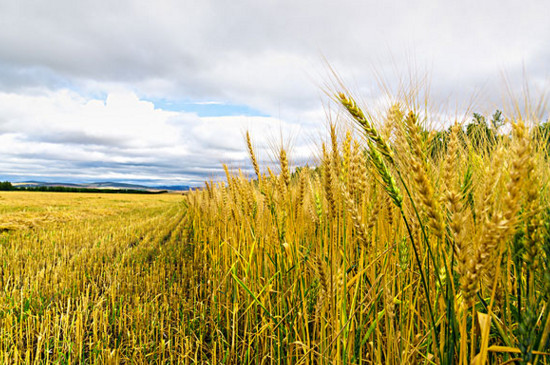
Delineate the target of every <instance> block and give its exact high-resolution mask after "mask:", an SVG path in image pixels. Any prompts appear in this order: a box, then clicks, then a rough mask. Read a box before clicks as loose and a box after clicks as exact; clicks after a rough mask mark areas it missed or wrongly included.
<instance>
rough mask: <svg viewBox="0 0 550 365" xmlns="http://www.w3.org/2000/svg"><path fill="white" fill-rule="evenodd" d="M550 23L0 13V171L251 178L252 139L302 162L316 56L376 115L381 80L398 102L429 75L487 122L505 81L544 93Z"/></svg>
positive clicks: (462, 7)
mask: <svg viewBox="0 0 550 365" xmlns="http://www.w3.org/2000/svg"><path fill="white" fill-rule="evenodd" d="M549 12H550V3H547V2H540V1H539V2H536V1H535V2H529V3H519V2H516V1H511V0H504V1H495V0H492V1H484V2H478V1H473V0H467V1H461V2H454V3H450V2H435V1H430V0H415V1H409V2H402V1H399V2H398V1H385V2H381V1H365V2H355V1H339V2H329V1H315V2H314V1H306V0H302V1H290V0H283V1H261V2H259V1H253V0H245V1H240V2H237V3H236V2H220V1H213V0H210V1H209V0H207V1H200V2H197V1H191V2H181V1H172V0H167V1H158V2H151V1H144V0H138V1H131V0H123V1H116V2H107V1H97V0H96V1H91V0H82V1H69V0H53V1H48V2H36V1H30V0H22V1H17V2H8V1H5V2H1V3H0V24H1V25H2V29H3V30H4V31H3V32H0V105H1V108H0V133H2V135H1V136H0V140H2V141H3V142H4V143H2V145H0V150H1V152H2V153H5V155H3V156H7V157H6V158H3V162H0V174H4V175H5V176H7V175H6V174H18V176H21V175H24V174H29V173H30V172H33V173H36V174H38V173H40V174H41V176H62V175H63V173H64V172H65V174H69V175H68V176H69V177H68V178H72V177H76V176H78V177H79V178H82V179H84V178H86V179H88V178H93V176H95V175H101V176H105V174H108V175H106V176H111V177H112V176H118V178H122V177H123V176H133V177H140V178H145V177H147V178H150V179H153V178H154V176H157V177H158V178H159V179H175V180H177V179H180V178H182V179H187V180H188V181H194V182H198V181H200V177H206V176H209V173H208V171H215V173H216V172H217V171H219V163H220V162H227V161H233V162H235V161H238V162H236V163H235V164H236V165H239V164H240V165H242V166H247V165H246V162H245V161H246V154H245V149H244V148H243V146H244V145H243V144H242V130H243V129H245V128H246V127H250V128H252V129H253V128H257V132H256V133H255V134H256V136H257V139H258V141H259V142H258V145H259V149H260V150H261V152H262V154H264V155H265V156H269V147H268V146H269V143H267V140H268V139H271V140H277V139H280V135H281V131H283V135H286V136H287V137H288V136H289V135H290V136H292V137H293V138H294V139H295V143H296V146H295V149H294V151H295V152H296V153H297V154H299V156H296V161H299V162H303V161H308V157H307V152H306V151H308V150H309V149H310V148H311V146H310V144H311V143H310V141H309V140H308V139H309V137H311V136H312V135H316V134H318V131H319V129H322V128H323V125H322V122H323V119H324V114H323V102H326V101H327V97H326V96H325V95H324V94H323V90H322V87H323V86H324V85H325V83H326V82H327V80H328V79H329V78H330V76H329V74H330V73H329V72H328V71H327V65H326V64H325V62H324V61H323V59H324V58H326V60H328V62H329V63H330V64H331V65H332V66H334V68H335V70H336V71H337V72H338V73H339V74H340V75H341V76H342V78H343V80H344V81H345V82H346V84H347V85H349V87H350V88H351V89H352V90H353V91H355V92H357V93H358V94H359V95H361V96H362V97H363V98H364V99H365V100H366V101H369V102H371V103H376V102H377V101H378V100H380V98H381V97H383V96H384V95H383V94H384V90H381V89H380V88H379V87H378V79H380V78H381V79H383V80H384V82H386V83H387V85H388V86H389V87H390V89H393V90H398V89H399V87H400V84H401V82H402V79H400V77H402V78H405V79H406V78H407V77H408V76H409V75H410V74H413V75H414V74H415V73H417V74H418V75H419V76H418V77H417V78H418V79H421V78H422V76H423V74H424V72H425V71H426V72H427V73H428V74H429V75H430V80H431V81H430V86H431V87H430V91H431V93H430V95H431V97H432V98H433V100H434V101H435V103H437V104H439V103H447V104H449V107H450V109H453V108H454V107H455V105H458V107H459V108H460V107H466V106H469V102H470V99H471V96H472V94H473V93H476V95H477V99H476V103H477V104H478V105H479V107H480V108H481V109H483V110H491V108H493V106H494V105H495V104H497V103H499V102H500V101H501V99H502V96H503V94H505V93H506V92H505V91H503V90H505V87H504V83H503V82H502V74H505V75H507V78H508V79H509V80H510V88H511V89H514V90H516V89H519V87H520V86H521V85H522V83H523V81H524V78H523V75H524V74H525V75H526V76H527V78H528V79H530V80H532V81H533V84H534V85H535V86H536V88H537V91H538V90H539V89H544V88H545V87H547V85H548V80H549V75H548V68H547V65H548V63H549V61H550V52H549V51H548V47H547V45H548V44H550V32H548V25H547V24H548V22H547V19H546V14H548V13H549ZM413 78H414V76H413ZM542 91H544V90H542ZM160 100H169V101H171V102H173V104H174V105H175V106H176V107H171V108H168V107H166V105H163V103H161V102H159V101H160ZM186 103H187V104H188V105H189V104H190V103H195V104H196V105H200V106H201V108H202V109H201V110H206V109H204V108H208V107H211V108H212V109H211V110H214V108H217V109H216V113H210V114H209V113H203V114H201V115H216V116H215V117H212V118H210V117H208V118H207V117H201V115H198V114H197V113H195V112H193V111H197V110H199V109H200V108H198V107H195V108H191V107H186V105H185V104H186ZM478 105H476V108H477V107H478ZM221 106H227V107H228V109H227V113H228V114H229V110H230V109H229V108H231V107H232V106H233V109H232V110H233V112H232V113H231V115H228V116H224V115H220V113H222V114H223V111H224V109H223V108H221ZM237 106H239V107H238V108H237ZM168 109H170V110H168ZM235 110H246V111H247V112H246V113H243V114H246V116H239V115H235V112H234V111H235ZM297 135H298V136H297ZM310 155H311V153H310ZM268 160H269V158H268V157H265V161H266V163H267V162H268ZM79 164H80V165H79ZM59 166H62V168H58V167H59ZM155 166H156V167H157V168H155ZM79 169H80V170H79ZM82 170H86V171H82ZM109 174H110V175H109ZM178 174H179V175H178ZM10 176H11V175H10ZM13 176H15V175H13ZM121 176H122V177H121Z"/></svg>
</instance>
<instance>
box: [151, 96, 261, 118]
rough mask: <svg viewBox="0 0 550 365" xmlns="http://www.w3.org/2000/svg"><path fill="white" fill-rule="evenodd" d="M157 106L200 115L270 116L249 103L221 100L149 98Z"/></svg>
mask: <svg viewBox="0 0 550 365" xmlns="http://www.w3.org/2000/svg"><path fill="white" fill-rule="evenodd" d="M148 101H150V102H152V103H153V104H155V108H158V109H162V110H169V111H177V112H187V113H196V114H197V115H198V116H199V117H225V116H238V115H244V116H249V117H268V116H269V115H268V114H266V113H262V112H260V111H259V110H256V109H253V108H251V107H249V106H247V105H238V104H229V103H221V102H192V101H187V100H181V101H178V100H168V99H152V100H151V99H149V100H148Z"/></svg>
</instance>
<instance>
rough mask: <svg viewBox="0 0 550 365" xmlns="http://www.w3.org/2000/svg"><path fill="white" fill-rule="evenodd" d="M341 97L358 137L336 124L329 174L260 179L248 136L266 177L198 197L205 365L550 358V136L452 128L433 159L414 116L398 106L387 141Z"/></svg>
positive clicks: (194, 198) (192, 208) (195, 224)
mask: <svg viewBox="0 0 550 365" xmlns="http://www.w3.org/2000/svg"><path fill="white" fill-rule="evenodd" d="M335 100H337V101H338V102H339V103H340V104H341V106H342V107H343V110H344V111H345V112H347V114H348V116H349V117H350V119H351V120H353V121H354V123H355V125H356V126H357V131H356V132H359V133H360V135H359V136H358V137H357V138H352V137H351V136H352V134H351V133H348V134H346V137H345V138H342V140H339V139H338V136H337V133H336V129H335V126H334V125H331V128H330V137H331V138H330V141H329V142H328V143H324V144H323V147H322V153H321V156H322V158H321V159H322V160H321V161H320V163H319V168H317V169H308V168H307V167H304V168H301V169H300V170H299V172H297V173H295V174H292V175H289V170H288V158H287V155H286V151H284V150H281V151H280V153H279V156H280V165H281V166H280V169H281V172H282V173H281V175H276V174H275V173H273V171H272V170H270V169H268V171H269V176H267V177H266V176H265V175H262V174H261V172H260V168H261V166H258V163H257V158H256V156H255V155H254V150H253V148H252V147H251V146H252V144H251V143H250V136H249V135H247V147H248V151H249V153H250V155H251V161H252V166H253V167H254V171H255V174H256V177H257V178H258V179H257V180H251V181H247V180H246V179H243V178H242V175H239V176H235V175H233V174H232V173H231V172H230V171H229V170H228V169H226V173H227V179H228V182H227V183H218V184H210V185H209V188H208V189H207V190H197V191H194V192H193V193H192V194H190V195H189V197H188V199H189V211H188V214H189V216H190V217H193V220H192V224H191V226H190V237H191V239H192V240H193V242H196V243H197V247H196V251H195V260H198V261H200V262H201V263H203V264H204V265H206V266H207V267H208V269H207V271H206V272H207V277H206V278H205V280H207V286H206V287H205V291H204V294H205V296H206V301H205V305H206V308H207V312H206V313H204V314H203V315H204V316H205V322H207V323H208V324H209V325H208V327H207V330H208V333H206V334H204V333H201V335H203V336H204V337H206V338H208V340H207V341H205V342H202V343H201V344H200V346H201V350H200V353H201V355H202V358H201V359H202V361H210V362H212V363H218V362H222V361H224V362H225V363H235V364H236V363H258V364H260V363H282V364H297V363H303V364H324V363H326V364H363V363H372V364H381V363H385V364H405V363H426V364H431V363H441V364H450V363H462V364H466V363H470V362H471V361H475V362H476V363H478V364H483V363H485V362H487V361H489V362H491V363H499V362H507V361H508V362H509V363H510V362H513V361H518V362H523V363H528V362H531V363H534V362H536V361H538V363H548V361H549V359H548V356H547V354H546V353H547V352H549V346H548V338H549V332H550V322H549V316H548V314H549V312H550V309H549V308H548V305H547V304H548V295H549V288H550V284H549V283H550V276H549V271H550V267H549V266H550V261H549V259H550V257H549V255H550V231H549V229H550V211H549V209H548V198H549V195H548V177H549V176H550V166H549V162H548V151H546V150H545V149H544V148H543V144H544V143H543V141H542V140H541V139H540V138H539V137H537V135H536V134H535V133H533V132H532V130H530V129H529V128H527V127H526V126H525V124H524V123H523V122H522V121H521V120H510V121H508V123H509V126H510V127H511V128H510V130H512V132H511V133H509V134H507V133H500V134H498V135H495V138H493V139H491V140H489V139H484V140H480V139H475V138H477V137H476V136H475V135H471V134H468V133H466V130H465V128H464V126H460V125H455V126H454V127H452V128H450V130H449V131H448V133H447V134H445V135H444V144H443V147H442V148H440V150H439V151H434V150H433V148H435V147H434V146H435V144H433V143H432V142H431V138H432V137H430V136H432V135H433V134H434V133H431V134H430V133H428V132H427V131H425V130H424V128H423V126H424V125H425V122H426V121H423V120H420V119H419V114H418V113H417V112H416V111H415V110H402V108H401V107H400V106H399V105H398V104H396V105H394V106H393V107H392V108H391V109H390V110H389V112H388V117H387V118H383V119H385V120H387V121H389V123H391V126H389V127H387V128H384V131H385V133H379V132H378V129H377V126H378V121H375V120H372V119H371V118H370V117H367V116H366V115H365V113H363V111H362V110H361V108H360V107H359V106H358V105H357V104H356V102H355V101H354V100H353V99H352V98H351V97H349V96H347V95H345V94H337V95H336V96H335ZM355 135H356V136H357V135H358V134H357V133H356V134H355ZM472 139H475V140H472ZM447 146H448V147H447ZM513 359H516V360H513ZM517 359H520V360H517Z"/></svg>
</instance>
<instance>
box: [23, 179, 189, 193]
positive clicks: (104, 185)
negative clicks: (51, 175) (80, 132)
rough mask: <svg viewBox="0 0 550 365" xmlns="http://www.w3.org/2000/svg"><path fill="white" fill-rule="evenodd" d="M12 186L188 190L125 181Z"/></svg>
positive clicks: (182, 186)
mask: <svg viewBox="0 0 550 365" xmlns="http://www.w3.org/2000/svg"><path fill="white" fill-rule="evenodd" d="M12 185H13V186H14V187H19V188H25V187H28V188H36V187H67V188H77V189H113V190H144V191H159V190H170V191H186V190H189V186H186V185H163V186H145V185H136V184H126V183H117V182H111V181H106V182H94V183H82V184H74V183H55V182H54V183H48V182H43V181H22V182H15V183H12Z"/></svg>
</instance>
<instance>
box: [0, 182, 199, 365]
mask: <svg viewBox="0 0 550 365" xmlns="http://www.w3.org/2000/svg"><path fill="white" fill-rule="evenodd" d="M1 195H2V198H3V199H2V203H1V205H0V219H1V220H2V221H4V220H6V221H7V220H13V217H14V216H17V217H19V216H21V215H22V214H24V216H25V218H26V219H27V220H26V221H24V222H23V223H25V222H27V223H28V222H34V225H32V226H30V225H29V224H21V225H20V226H19V227H11V228H10V229H8V230H6V231H5V232H4V233H0V257H1V258H2V262H1V267H0V287H1V288H2V292H0V363H2V364H18V363H22V364H23V363H24V364H77V363H90V364H103V363H105V364H117V363H149V362H151V363H189V364H191V363H196V360H197V358H196V357H195V356H196V355H197V354H196V353H195V352H193V349H196V344H197V343H199V341H201V340H204V339H203V338H201V337H195V335H196V334H197V333H198V332H200V331H199V329H201V328H203V327H204V326H205V324H204V323H203V321H202V320H201V318H200V317H195V314H196V313H197V311H198V308H200V306H201V302H200V300H198V299H197V298H199V297H200V296H201V295H200V294H199V293H200V292H201V291H202V288H201V287H196V286H194V284H195V283H197V282H198V281H199V280H200V279H199V278H198V277H199V276H200V275H201V272H202V271H201V268H200V267H199V266H198V265H193V264H192V262H193V261H192V255H193V253H192V247H191V246H189V245H183V244H182V242H185V241H187V239H186V230H185V226H186V225H187V218H186V215H185V214H186V210H185V209H184V205H183V197H182V196H181V195H162V196H159V195H157V196H147V195H118V194H117V195H113V194H77V193H68V194H66V193H39V192H2V193H1ZM45 214H47V215H48V217H50V218H51V219H48V220H43V219H42V220H41V219H39V218H40V217H42V216H44V215H45ZM56 217H59V219H54V218H56ZM195 276H196V277H195ZM202 332H203V333H205V331H204V330H202Z"/></svg>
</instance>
